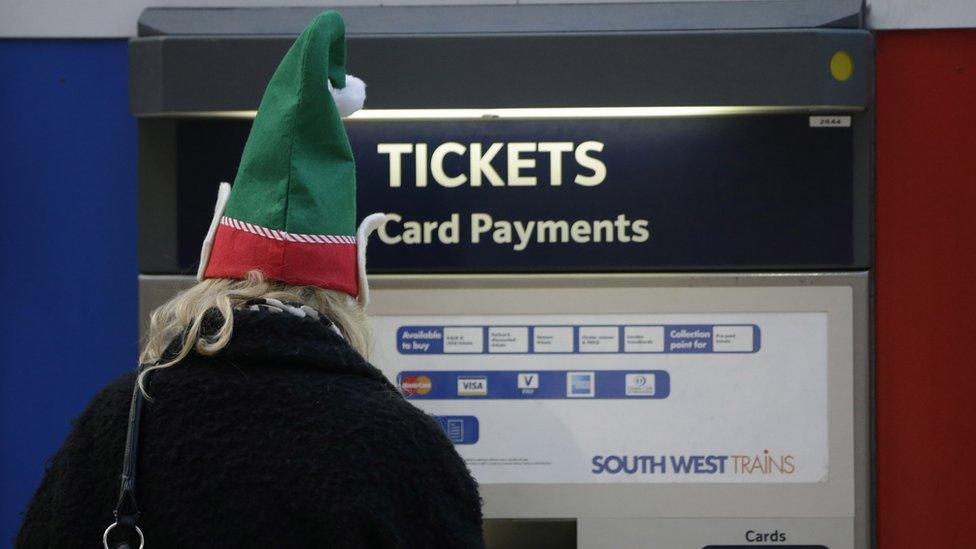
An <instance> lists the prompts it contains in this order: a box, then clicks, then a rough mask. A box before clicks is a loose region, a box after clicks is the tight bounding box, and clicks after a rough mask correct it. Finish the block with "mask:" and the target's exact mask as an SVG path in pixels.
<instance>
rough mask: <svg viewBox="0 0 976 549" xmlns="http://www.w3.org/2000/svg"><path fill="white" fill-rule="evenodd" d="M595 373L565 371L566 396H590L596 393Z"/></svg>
mask: <svg viewBox="0 0 976 549" xmlns="http://www.w3.org/2000/svg"><path fill="white" fill-rule="evenodd" d="M595 379H596V375H595V374H594V373H593V372H566V396H567V397H570V398H574V397H575V398H580V397H582V398H585V397H592V396H594V395H595V394H596V381H595Z"/></svg>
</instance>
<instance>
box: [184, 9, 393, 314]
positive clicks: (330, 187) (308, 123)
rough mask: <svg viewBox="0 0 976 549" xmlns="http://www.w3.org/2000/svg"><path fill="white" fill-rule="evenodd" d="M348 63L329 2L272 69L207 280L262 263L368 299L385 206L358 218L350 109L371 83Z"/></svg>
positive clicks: (204, 254) (218, 227) (296, 280)
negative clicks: (371, 243) (369, 266)
mask: <svg viewBox="0 0 976 549" xmlns="http://www.w3.org/2000/svg"><path fill="white" fill-rule="evenodd" d="M345 65H346V44H345V25H344V23H343V21H342V17H341V16H340V15H339V14H338V13H336V12H334V11H328V12H325V13H323V14H321V15H319V16H318V17H317V18H316V19H315V21H313V22H312V24H311V25H309V26H308V28H306V29H305V30H304V31H303V32H302V34H301V35H300V36H299V37H298V39H297V40H296V41H295V43H294V44H293V45H292V47H291V49H289V50H288V53H286V54H285V57H284V59H282V60H281V64H280V65H278V69H277V70H276V71H275V73H274V75H273V76H272V77H271V82H270V83H269V84H268V88H267V89H266V90H265V92H264V97H263V98H262V100H261V105H260V107H259V108H258V114H257V117H256V118H255V119H254V125H253V126H252V127H251V134H250V136H249V137H248V139H247V144H246V145H245V146H244V154H243V156H242V157H241V164H240V168H239V169H238V171H237V178H236V179H235V180H234V187H233V191H231V187H230V185H228V184H227V183H221V185H220V190H219V191H218V193H217V206H216V208H215V211H214V217H213V221H212V222H211V224H210V230H209V232H208V233H207V237H206V239H204V242H203V249H202V251H201V257H200V269H199V271H198V272H197V278H198V279H199V280H203V279H204V278H238V279H240V278H245V277H246V276H247V273H248V272H249V271H252V270H255V269H258V270H260V271H261V272H262V273H263V274H264V275H265V276H266V277H268V278H270V279H274V280H279V281H282V282H285V283H288V284H295V285H303V286H318V287H320V288H327V289H331V290H338V291H341V292H345V293H347V294H349V295H352V296H354V297H358V298H359V300H360V301H361V302H362V303H363V304H364V305H365V304H366V303H367V302H368V300H369V285H368V284H367V281H366V243H367V240H368V238H369V235H370V233H372V232H373V230H375V229H376V228H377V227H378V226H379V225H381V224H382V223H383V222H384V221H385V216H384V215H383V214H373V215H370V216H368V217H367V218H366V219H364V220H363V222H362V224H361V225H360V226H359V228H358V230H357V228H356V166H355V163H354V161H353V155H352V149H351V148H350V146H349V138H348V137H347V136H346V132H345V128H344V127H343V125H342V119H341V117H343V116H348V115H350V114H352V113H354V112H355V111H357V110H359V109H360V108H362V106H363V102H364V101H365V99H366V85H365V84H364V83H363V82H362V80H359V79H358V78H356V77H354V76H351V75H347V74H346V67H345Z"/></svg>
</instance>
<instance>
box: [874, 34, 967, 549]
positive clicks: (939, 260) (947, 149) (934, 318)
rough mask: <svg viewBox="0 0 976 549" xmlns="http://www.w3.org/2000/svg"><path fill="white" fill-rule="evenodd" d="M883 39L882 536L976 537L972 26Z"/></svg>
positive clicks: (909, 544)
mask: <svg viewBox="0 0 976 549" xmlns="http://www.w3.org/2000/svg"><path fill="white" fill-rule="evenodd" d="M877 47H878V51H877V112H876V115H877V145H876V146H877V149H876V161H877V179H876V185H877V190H876V197H877V202H876V207H877V210H876V223H877V225H876V227H877V233H876V235H877V248H876V250H877V255H876V279H875V280H876V292H877V293H876V329H877V331H876V336H877V339H876V345H877V347H876V352H877V355H876V356H877V364H876V397H877V398H876V410H877V416H876V417H877V447H876V448H877V497H878V500H877V527H878V542H879V546H880V547H881V548H883V549H892V548H901V547H905V548H928V547H939V548H943V547H976V533H974V532H973V527H974V526H976V461H974V458H976V443H974V440H976V29H965V30H937V31H897V32H882V33H880V34H879V36H878V41H877Z"/></svg>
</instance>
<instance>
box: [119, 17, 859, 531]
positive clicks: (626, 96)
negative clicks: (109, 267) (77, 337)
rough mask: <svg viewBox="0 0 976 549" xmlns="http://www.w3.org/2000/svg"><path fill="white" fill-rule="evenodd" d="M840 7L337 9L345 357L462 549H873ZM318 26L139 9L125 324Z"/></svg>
mask: <svg viewBox="0 0 976 549" xmlns="http://www.w3.org/2000/svg"><path fill="white" fill-rule="evenodd" d="M860 9H861V6H860V2H859V1H850V2H847V1H846V0H841V1H838V2H829V3H823V5H819V6H818V7H817V8H810V9H805V10H804V11H803V12H802V13H799V14H798V13H797V12H796V10H795V9H792V8H791V4H790V3H781V2H780V3H777V2H773V3H769V2H734V3H733V2H682V3H658V4H619V5H615V4H602V5H561V6H542V5H534V6H529V5H524V6H518V5H516V6H440V7H374V8H343V9H342V10H341V11H342V12H343V16H344V18H345V19H346V23H347V36H348V41H349V55H350V58H349V68H350V72H352V73H354V74H356V75H357V76H360V77H362V78H363V79H364V80H365V81H366V82H367V83H368V84H369V86H370V87H369V98H368V100H367V109H366V110H365V111H363V112H362V113H361V114H359V115H357V118H354V119H350V120H349V121H348V122H347V125H346V127H347V132H348V134H349V139H350V144H351V145H352V149H353V152H354V154H355V156H356V162H357V177H358V180H359V193H360V194H359V197H358V205H359V212H360V217H362V216H364V215H366V214H368V213H371V212H374V211H383V212H387V213H390V214H392V219H391V221H390V222H389V223H388V224H387V226H386V227H385V228H384V230H383V231H381V232H380V233H379V234H378V235H377V236H376V237H374V239H373V241H372V242H371V244H370V254H369V257H370V264H369V265H370V272H371V280H372V287H373V303H372V306H371V310H370V314H371V317H372V327H373V332H374V348H373V351H372V356H371V357H370V358H371V361H372V362H374V363H375V364H376V365H377V366H378V367H380V368H381V369H382V371H383V372H384V373H385V374H386V375H387V376H388V378H389V379H390V380H391V381H392V382H393V383H395V384H397V385H398V386H399V387H400V389H401V391H402V392H403V393H404V395H405V396H406V397H407V398H409V399H411V401H412V402H413V403H414V404H415V405H417V406H418V407H420V408H422V409H424V410H426V411H428V412H429V413H431V414H432V415H434V416H435V418H436V419H437V421H438V422H439V423H440V424H441V426H442V427H443V429H444V431H445V434H446V436H447V437H448V438H449V439H451V440H452V441H453V442H454V443H455V447H456V449H457V450H458V452H459V454H460V455H461V456H462V457H463V458H464V459H465V460H466V462H467V464H468V466H469V468H470V469H471V471H472V473H473V474H474V475H475V477H476V478H477V480H478V481H479V483H480V486H481V493H482V497H483V500H484V509H483V510H484V516H485V534H486V539H487V541H488V543H489V546H490V547H505V548H512V547H515V548H517V547H534V548H539V547H581V548H597V547H619V548H631V547H633V548H637V547H642V548H643V547H662V548H668V549H683V548H687V549H701V548H729V547H810V548H814V547H816V548H820V547H823V548H829V549H845V548H853V547H857V548H862V547H871V546H872V526H871V525H872V522H871V509H872V503H871V491H870V485H871V459H870V456H871V444H870V441H871V431H870V419H871V400H870V395H871V391H870V385H869V380H870V364H871V353H870V341H869V326H870V311H871V302H870V297H869V295H870V294H869V288H870V284H871V269H872V257H871V241H870V227H871V215H872V212H871V205H870V189H871V184H870V183H871V177H872V175H871V165H872V150H873V149H872V139H873V137H872V136H873V114H872V112H871V108H872V105H871V101H872V90H871V82H872V81H873V57H872V44H871V37H870V34H869V33H867V32H866V31H865V30H863V29H862V28H861V21H862V17H861V11H860ZM318 11H319V10H317V9H315V8H277V9H275V8H268V9H264V8H262V9H222V10H211V9H149V10H146V11H145V12H144V13H143V15H142V17H141V18H140V31H139V36H138V37H137V38H135V39H133V40H132V42H131V46H130V47H131V56H130V62H131V64H132V67H131V68H132V70H131V74H132V77H131V78H132V86H131V91H132V93H131V101H132V105H131V107H132V111H133V113H134V114H135V115H136V116H137V119H138V137H139V186H140V189H139V191H140V192H139V197H140V198H139V200H140V213H139V219H140V222H139V223H140V275H139V276H140V286H139V287H140V311H141V314H142V315H143V318H145V317H146V315H147V314H148V312H149V311H150V310H152V308H154V307H155V306H157V305H158V304H159V303H160V302H161V301H162V300H163V299H166V298H168V297H169V296H171V295H172V294H173V292H174V291H176V290H177V289H179V288H184V287H187V286H189V285H190V284H192V283H193V278H192V277H191V276H189V275H190V274H191V273H193V272H195V268H196V261H197V256H198V253H199V243H200V239H201V238H202V236H203V235H204V233H205V232H206V228H207V224H208V223H209V221H210V216H211V214H212V207H213V199H214V196H215V193H216V187H217V184H218V183H219V182H220V181H227V180H232V179H233V176H234V174H235V173H236V168H237V163H238V161H239V158H240V153H241V150H242V149H243V146H244V142H245V140H246V138H247V134H248V131H249V129H250V125H251V121H252V118H253V115H254V110H255V109H256V108H257V105H258V102H259V100H260V97H261V93H262V92H263V90H264V86H265V84H266V83H267V79H268V77H269V76H270V75H271V73H272V71H273V70H274V67H275V65H276V64H277V62H278V60H279V59H280V57H281V55H282V54H283V53H284V51H285V50H286V49H287V47H288V46H289V45H290V43H291V42H292V40H293V39H294V37H295V36H296V35H297V33H298V32H299V31H300V30H301V28H302V27H303V25H304V24H305V23H306V22H307V21H308V20H310V19H311V18H312V17H314V15H315V14H316V13H317V12H318ZM242 60H247V62H242ZM557 60H559V61H557ZM743 60H748V61H747V62H744V61H743ZM840 69H843V70H840ZM417 82H424V83H425V85H424V86H417V85H416V83H417ZM228 83H233V85H229V84H228Z"/></svg>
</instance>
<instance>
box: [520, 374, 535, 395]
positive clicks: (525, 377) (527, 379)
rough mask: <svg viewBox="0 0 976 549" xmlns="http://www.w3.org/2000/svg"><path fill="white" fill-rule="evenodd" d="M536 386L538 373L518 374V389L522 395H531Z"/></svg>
mask: <svg viewBox="0 0 976 549" xmlns="http://www.w3.org/2000/svg"><path fill="white" fill-rule="evenodd" d="M538 388H539V374H538V373H520V374H519V375H518V389H519V391H520V392H521V393H522V394H523V395H531V394H532V393H534V392H535V390H536V389H538Z"/></svg>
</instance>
